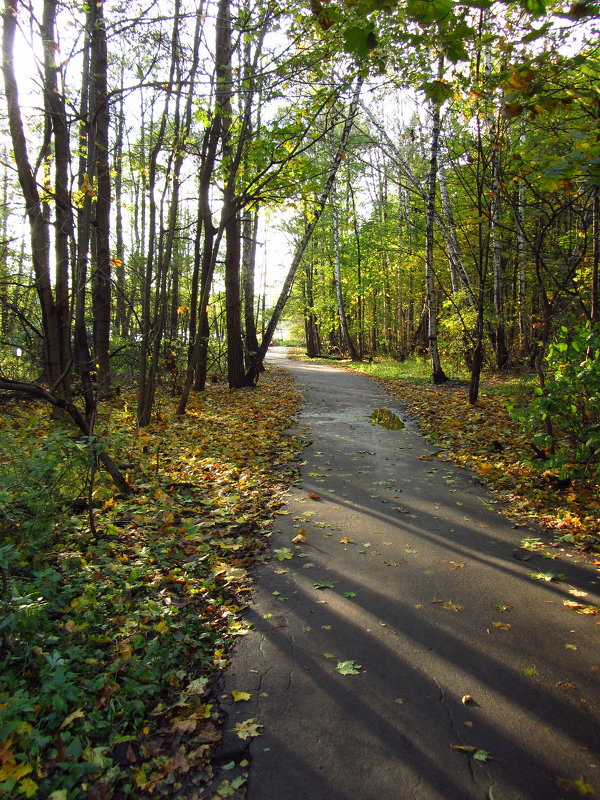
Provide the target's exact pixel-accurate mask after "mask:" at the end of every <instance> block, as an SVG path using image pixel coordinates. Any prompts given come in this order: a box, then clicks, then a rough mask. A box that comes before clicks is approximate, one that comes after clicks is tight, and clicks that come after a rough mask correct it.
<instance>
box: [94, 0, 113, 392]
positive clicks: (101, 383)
mask: <svg viewBox="0 0 600 800" xmlns="http://www.w3.org/2000/svg"><path fill="white" fill-rule="evenodd" d="M89 9H90V11H89V14H90V18H91V19H90V23H91V41H90V151H91V153H92V154H93V156H92V166H91V170H90V171H91V174H92V175H95V178H96V202H95V204H94V208H95V214H94V218H93V223H92V233H93V237H94V243H95V247H94V264H93V269H92V296H93V303H92V308H93V317H94V355H95V360H96V367H97V377H96V387H97V393H98V397H100V398H102V397H107V396H108V395H110V392H111V378H110V311H111V279H112V274H111V272H112V271H111V261H110V203H111V196H110V195H111V182H110V162H109V135H108V131H109V124H110V115H109V108H108V87H107V81H108V51H107V43H106V22H105V20H104V4H103V3H92V4H91V5H90V6H89Z"/></svg>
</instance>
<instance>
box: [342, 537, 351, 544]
mask: <svg viewBox="0 0 600 800" xmlns="http://www.w3.org/2000/svg"><path fill="white" fill-rule="evenodd" d="M340 544H354V539H351V538H350V537H349V536H342V538H341V539H340Z"/></svg>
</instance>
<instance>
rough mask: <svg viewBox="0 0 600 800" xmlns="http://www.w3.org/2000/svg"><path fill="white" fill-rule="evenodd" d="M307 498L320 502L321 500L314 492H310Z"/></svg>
mask: <svg viewBox="0 0 600 800" xmlns="http://www.w3.org/2000/svg"><path fill="white" fill-rule="evenodd" d="M308 496H309V497H310V499H311V500H320V499H321V495H320V494H317V493H316V492H311V493H310V494H309V495H308Z"/></svg>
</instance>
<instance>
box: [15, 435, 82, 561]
mask: <svg viewBox="0 0 600 800" xmlns="http://www.w3.org/2000/svg"><path fill="white" fill-rule="evenodd" d="M91 455H92V454H91V450H90V445H89V442H88V441H86V440H84V439H81V438H76V437H75V436H74V435H73V431H72V429H69V428H67V427H65V428H61V427H57V428H55V429H53V430H50V431H47V432H46V433H45V434H43V438H41V439H40V440H39V441H36V442H35V443H32V442H31V441H26V440H24V441H20V440H19V439H18V438H16V437H15V436H14V434H13V433H12V432H5V433H2V434H0V533H4V535H5V536H8V538H9V539H10V540H12V541H14V542H18V543H19V545H20V546H23V547H26V548H27V547H32V548H33V549H35V548H36V547H37V546H38V545H39V544H40V543H41V542H42V541H43V540H46V539H47V538H48V537H49V536H50V534H51V532H52V528H53V526H54V524H55V522H56V518H57V514H58V511H59V508H60V507H61V505H62V504H63V503H64V501H65V500H75V499H77V498H78V497H79V496H80V495H81V493H82V491H84V490H85V487H86V485H87V473H88V471H89V468H90V464H91Z"/></svg>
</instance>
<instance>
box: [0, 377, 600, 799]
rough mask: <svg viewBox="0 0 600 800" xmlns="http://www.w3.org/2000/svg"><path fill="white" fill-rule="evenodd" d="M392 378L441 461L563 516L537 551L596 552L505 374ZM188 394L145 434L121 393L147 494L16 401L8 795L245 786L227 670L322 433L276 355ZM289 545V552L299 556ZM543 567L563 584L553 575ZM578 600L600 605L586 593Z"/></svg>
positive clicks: (131, 460)
mask: <svg viewBox="0 0 600 800" xmlns="http://www.w3.org/2000/svg"><path fill="white" fill-rule="evenodd" d="M385 386H386V388H387V389H388V390H389V391H391V392H392V393H393V394H394V395H395V396H397V397H398V398H399V400H400V401H401V403H402V404H403V405H406V404H408V407H409V408H410V411H411V414H413V415H414V416H415V417H416V418H418V419H419V423H420V425H421V427H422V429H423V431H424V432H425V433H426V434H428V435H430V436H432V437H434V436H435V437H436V438H435V441H436V445H435V447H433V448H430V452H429V455H428V456H427V458H429V459H431V461H432V462H433V463H432V464H430V468H431V469H432V470H435V469H436V466H435V462H437V461H439V460H441V459H442V460H444V459H446V458H449V457H452V458H454V459H455V460H456V461H457V462H459V463H461V464H462V465H464V466H468V467H469V468H471V469H473V470H474V471H475V472H476V473H477V474H478V476H479V477H480V478H481V480H482V481H485V482H486V483H490V482H495V484H496V486H498V487H499V489H500V490H501V491H502V492H503V493H504V496H505V497H507V498H509V499H510V509H511V511H514V512H515V513H517V514H518V515H519V517H520V521H518V522H516V523H515V524H516V525H521V524H525V523H524V522H523V521H522V520H525V521H527V520H528V519H529V520H530V521H531V520H534V519H535V520H540V521H541V522H542V523H543V524H544V525H545V526H546V528H547V530H548V533H549V536H548V537H546V536H539V535H536V536H528V538H526V537H525V534H526V533H527V532H526V531H524V532H523V533H524V537H523V541H522V542H521V543H522V544H523V545H524V547H526V548H529V549H531V550H532V551H535V552H537V553H538V554H540V557H542V556H543V557H544V558H548V559H553V558H554V557H555V556H558V555H559V553H561V552H564V549H565V548H571V547H572V546H574V547H575V548H576V550H575V551H574V552H577V551H578V552H581V550H582V549H583V550H591V552H590V553H587V556H586V557H587V558H588V560H589V559H590V558H591V559H593V557H594V555H593V554H594V548H593V543H594V539H593V538H591V536H592V534H595V533H597V532H598V527H597V525H598V497H597V495H596V496H594V494H593V493H592V491H591V490H589V489H584V488H583V487H577V486H575V485H571V486H569V487H567V488H562V489H561V488H560V487H557V486H556V485H554V484H553V482H552V480H551V479H550V476H544V475H540V474H536V473H535V472H534V470H532V469H531V467H528V466H527V465H526V463H525V461H524V460H522V459H520V458H519V452H520V451H519V447H523V448H526V447H527V442H526V441H525V440H524V439H523V436H522V434H521V432H520V431H519V430H518V427H511V424H512V423H511V422H510V421H509V419H508V417H507V415H506V411H505V405H503V399H502V395H501V393H499V392H494V388H493V387H492V391H491V393H490V394H489V395H487V394H485V395H484V396H483V397H482V400H481V403H480V404H479V406H478V407H477V408H476V409H470V408H469V407H468V404H466V401H465V397H464V391H463V388H462V387H461V386H460V385H457V384H450V385H447V386H445V387H443V388H441V389H440V388H435V389H434V388H432V387H430V386H427V385H423V384H421V385H418V384H411V383H410V382H408V381H397V380H394V381H391V382H390V381H387V382H385ZM175 402H176V401H175V399H174V398H170V397H168V396H167V395H163V396H161V398H160V400H159V403H158V408H157V414H156V418H155V420H154V421H153V423H152V425H151V426H149V428H147V429H144V430H143V431H138V430H137V429H136V426H135V398H134V397H133V396H129V395H128V394H127V393H123V394H122V395H121V396H118V397H116V398H115V399H114V401H112V402H111V403H110V404H107V405H106V406H105V407H104V411H103V415H102V417H101V421H100V426H99V432H100V433H101V434H102V435H103V436H104V437H105V440H106V442H107V446H108V448H109V450H110V451H111V452H112V453H113V454H114V455H115V456H116V458H117V461H118V463H119V464H120V466H121V467H122V468H123V469H124V470H126V471H127V472H128V477H129V479H130V481H131V483H132V486H133V487H134V492H133V494H132V495H131V496H130V497H122V496H118V495H116V494H114V490H113V489H112V488H111V486H110V483H109V482H108V481H107V480H106V477H105V476H104V475H103V474H101V473H96V474H94V475H90V472H89V457H88V456H89V452H86V448H85V446H84V445H82V443H81V442H77V441H76V440H74V439H73V435H72V432H71V431H70V430H69V429H68V428H62V427H61V426H60V425H58V426H57V424H56V422H55V421H51V420H50V419H49V416H48V411H47V409H46V408H45V407H43V406H42V405H40V404H37V403H33V404H32V403H29V402H22V401H15V400H11V399H5V401H4V403H3V408H2V415H1V417H0V535H1V540H0V568H1V570H2V578H3V588H2V590H0V605H1V607H2V609H1V610H2V622H1V631H0V633H1V635H2V650H1V653H0V730H1V731H2V736H1V737H0V797H8V798H12V797H19V798H20V797H34V798H41V797H44V798H52V800H67V798H68V800H78V798H85V799H86V800H98V799H100V800H109V798H115V800H117V798H125V797H136V798H154V797H169V798H182V800H183V798H185V799H186V800H188V798H190V799H191V798H211V800H212V798H225V797H234V796H235V795H236V793H238V792H240V791H242V787H243V786H244V784H245V780H246V776H245V774H244V771H243V770H244V764H243V759H237V760H236V759H233V760H226V761H223V759H221V760H220V762H219V765H218V769H217V772H216V774H213V770H214V764H213V762H212V757H213V756H212V754H213V751H214V749H215V747H216V746H218V744H219V742H220V741H221V738H222V735H223V730H222V724H223V719H222V711H221V708H220V705H221V704H222V703H223V700H224V698H223V697H219V696H218V695H217V692H219V691H220V688H221V687H220V684H219V682H218V681H217V679H218V676H219V675H220V674H221V672H222V670H223V669H224V668H225V667H226V666H227V665H228V663H229V649H230V647H231V645H232V643H233V642H235V641H237V640H241V639H242V638H243V637H245V636H246V635H247V634H248V632H249V631H250V630H251V624H250V620H249V618H248V616H247V615H245V613H246V607H247V602H248V598H249V591H250V587H251V585H252V577H251V574H250V572H249V570H251V568H252V566H253V564H254V562H255V560H256V558H257V557H258V556H260V554H261V552H262V551H263V550H264V548H265V545H266V542H267V540H268V537H270V536H271V534H272V530H273V517H274V515H276V516H275V518H276V519H277V520H281V519H286V517H285V516H283V517H282V516H277V515H278V514H279V512H280V510H281V508H282V504H283V493H284V492H285V491H286V490H287V489H288V488H289V487H290V485H291V484H292V482H293V480H294V477H295V475H296V473H297V464H296V459H297V457H298V454H299V452H300V451H301V449H302V447H303V439H302V436H292V435H290V432H289V430H288V429H289V427H290V425H292V424H293V421H294V418H295V414H296V413H297V411H298V409H299V407H300V403H301V399H300V395H299V392H298V389H297V387H296V385H295V383H294V380H293V378H292V376H291V375H290V373H289V372H288V371H287V370H280V369H273V368H270V369H269V370H268V372H267V373H266V375H264V376H262V377H261V380H260V384H259V387H258V388H257V389H256V390H242V391H238V392H230V391H229V390H227V389H226V387H225V386H224V385H223V384H222V383H217V384H214V385H212V384H211V386H210V387H209V389H208V391H207V392H206V393H205V394H203V395H201V396H199V397H196V398H195V399H194V400H193V401H192V403H191V405H190V408H189V411H188V414H187V415H186V416H185V417H183V418H181V417H177V416H176V414H175ZM432 441H433V440H432ZM494 441H495V442H497V444H495V445H494V444H492V442H494ZM518 443H520V444H519V446H517V444H518ZM499 446H500V448H501V449H500V450H498V447H499ZM442 451H443V453H442ZM90 479H92V483H91V484H90ZM88 499H91V506H90V507H88V504H87V500H88ZM296 528H298V534H297V535H300V538H302V530H304V529H303V528H302V523H300V524H297V525H296ZM556 537H558V538H556ZM565 537H567V538H565ZM519 539H521V537H519ZM561 540H562V541H561ZM278 549H279V550H280V552H279V553H277V549H276V550H275V559H276V561H277V562H278V563H280V562H286V563H287V561H288V557H289V553H288V549H289V550H290V552H292V555H293V554H294V550H295V548H289V547H282V548H278ZM537 557H538V556H536V558H537ZM282 566H283V565H282ZM540 575H542V576H543V575H545V576H546V577H544V578H543V581H551V582H552V583H551V585H554V581H555V578H554V574H553V572H552V571H551V570H540ZM540 580H542V578H540ZM323 588H326V587H323ZM566 602H567V603H571V607H572V609H573V610H574V611H576V612H578V613H580V614H590V615H593V614H594V613H596V611H595V607H594V606H591V605H590V604H589V603H586V602H585V600H583V602H582V601H580V600H579V599H578V598H577V597H573V598H571V599H569V600H568V601H566ZM494 624H495V623H494ZM509 627H510V626H509ZM249 694H250V693H249V692H247V691H246V690H245V689H244V688H243V687H239V686H237V687H234V688H233V689H232V690H231V692H230V693H229V694H228V695H227V697H228V699H229V701H231V702H232V703H235V705H236V707H238V708H243V707H244V705H245V704H246V703H248V700H249V698H248V697H247V695H249ZM260 730H261V729H260V725H259V723H258V722H257V721H256V719H255V718H253V717H252V716H251V715H247V718H245V719H243V720H240V722H239V725H237V724H236V726H235V728H234V729H233V732H232V730H231V729H229V730H228V734H226V737H227V735H233V736H234V737H235V738H236V740H239V741H240V742H241V743H242V744H243V745H244V746H245V745H246V744H247V743H248V742H249V741H252V740H253V739H254V738H256V737H257V735H258V734H259V733H260ZM240 761H241V762H242V763H241V767H240ZM240 768H241V770H242V771H241V772H240ZM228 770H231V772H229V771H228ZM236 770H237V772H236ZM573 780H575V781H577V780H578V778H577V777H575V778H574V779H573Z"/></svg>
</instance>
